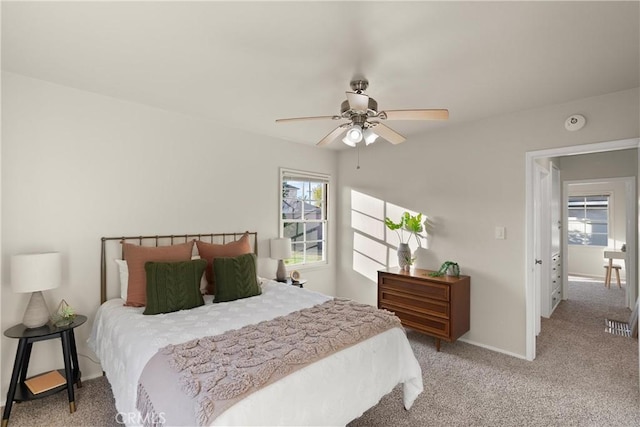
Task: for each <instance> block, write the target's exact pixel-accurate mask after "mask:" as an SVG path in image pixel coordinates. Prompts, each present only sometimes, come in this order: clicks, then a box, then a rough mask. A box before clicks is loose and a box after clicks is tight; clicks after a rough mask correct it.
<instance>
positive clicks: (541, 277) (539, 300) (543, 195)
mask: <svg viewBox="0 0 640 427" xmlns="http://www.w3.org/2000/svg"><path fill="white" fill-rule="evenodd" d="M548 180H549V172H548V171H547V170H546V169H544V168H543V167H542V166H540V165H539V164H537V163H536V165H535V170H534V180H533V200H534V202H533V204H534V206H533V215H534V218H533V226H534V231H533V233H534V236H536V239H535V248H534V257H535V263H534V272H533V274H534V282H535V288H536V290H537V291H536V325H535V331H536V335H538V334H539V333H540V329H541V327H542V322H541V316H542V315H548V314H546V313H548V312H549V309H550V303H549V298H548V296H549V295H550V286H549V277H550V274H549V263H550V259H551V257H550V256H549V237H550V233H549V227H548V225H549V183H548Z"/></svg>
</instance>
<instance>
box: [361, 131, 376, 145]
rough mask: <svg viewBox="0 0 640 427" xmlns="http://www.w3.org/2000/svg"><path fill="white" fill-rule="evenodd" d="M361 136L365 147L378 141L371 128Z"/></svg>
mask: <svg viewBox="0 0 640 427" xmlns="http://www.w3.org/2000/svg"><path fill="white" fill-rule="evenodd" d="M362 136H363V137H364V142H365V143H366V144H367V145H369V144H373V143H374V142H376V139H378V134H376V133H375V132H374V131H373V130H372V129H371V128H367V129H365V130H364V132H363V133H362Z"/></svg>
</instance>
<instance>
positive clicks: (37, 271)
mask: <svg viewBox="0 0 640 427" xmlns="http://www.w3.org/2000/svg"><path fill="white" fill-rule="evenodd" d="M61 281H62V255H61V254H60V253H59V252H48V253H40V254H23V255H14V256H12V257H11V287H12V289H13V291H14V292H18V293H21V292H37V291H46V290H47V289H53V288H57V287H58V286H60V282H61Z"/></svg>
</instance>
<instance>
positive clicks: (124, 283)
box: [114, 259, 129, 301]
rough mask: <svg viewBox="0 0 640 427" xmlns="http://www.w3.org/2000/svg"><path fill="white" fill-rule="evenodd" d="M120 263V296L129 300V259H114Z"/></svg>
mask: <svg viewBox="0 0 640 427" xmlns="http://www.w3.org/2000/svg"><path fill="white" fill-rule="evenodd" d="M114 261H115V262H116V264H118V272H119V273H120V298H122V299H123V300H125V301H126V300H127V289H128V288H129V266H128V265H127V261H125V260H123V259H114Z"/></svg>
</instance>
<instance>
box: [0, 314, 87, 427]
mask: <svg viewBox="0 0 640 427" xmlns="http://www.w3.org/2000/svg"><path fill="white" fill-rule="evenodd" d="M86 321H87V317H86V316H82V315H77V316H76V318H75V319H74V320H73V322H72V323H71V324H69V325H65V326H55V325H53V324H52V323H51V322H49V323H47V324H46V325H44V326H41V327H39V328H33V329H29V328H27V327H26V326H24V325H23V324H19V325H15V326H13V327H11V328H9V329H7V330H6V331H4V335H5V336H7V337H9V338H16V339H19V340H20V341H19V342H18V350H17V351H16V360H15V362H14V364H13V372H12V373H11V383H10V384H9V392H8V393H7V402H6V406H5V407H4V413H3V414H2V427H7V425H8V424H9V415H10V414H11V406H12V405H13V402H24V401H27V400H32V399H40V398H42V397H46V396H50V395H52V394H54V393H57V392H59V391H62V390H67V394H68V395H69V412H70V413H74V412H75V411H76V403H75V398H74V395H73V385H74V384H77V386H78V388H80V387H82V382H81V381H80V375H81V374H80V368H79V366H78V353H77V351H76V338H75V335H74V334H73V330H74V328H77V327H78V326H80V325H82V324H83V323H84V322H86ZM55 338H60V340H61V341H62V355H63V359H64V369H60V370H58V371H59V372H60V373H61V374H62V375H63V376H64V377H65V378H66V380H67V383H66V384H64V385H61V386H58V387H55V388H52V389H51V390H47V391H44V392H42V393H38V394H33V393H31V390H29V388H28V387H27V386H26V385H25V383H24V381H25V380H26V379H27V378H26V376H27V370H28V369H29V359H30V358H31V349H32V346H33V343H35V342H38V341H46V340H51V339H55Z"/></svg>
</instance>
